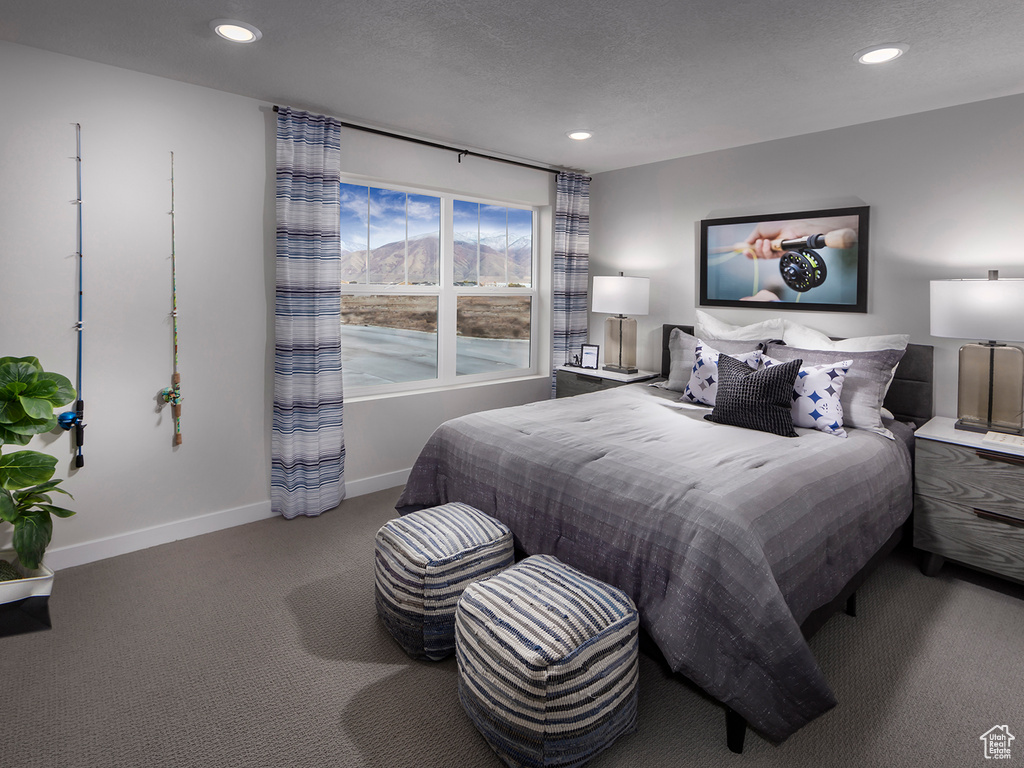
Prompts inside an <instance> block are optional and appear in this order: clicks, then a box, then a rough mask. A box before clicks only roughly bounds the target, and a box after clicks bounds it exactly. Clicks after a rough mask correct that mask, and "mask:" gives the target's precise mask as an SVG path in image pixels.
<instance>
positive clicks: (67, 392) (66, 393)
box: [38, 371, 77, 408]
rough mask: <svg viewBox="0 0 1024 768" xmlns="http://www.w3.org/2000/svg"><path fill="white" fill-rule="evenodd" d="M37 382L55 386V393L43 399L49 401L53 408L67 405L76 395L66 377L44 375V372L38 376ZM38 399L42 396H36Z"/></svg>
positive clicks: (53, 374)
mask: <svg viewBox="0 0 1024 768" xmlns="http://www.w3.org/2000/svg"><path fill="white" fill-rule="evenodd" d="M39 381H40V382H44V381H47V382H53V384H54V385H55V386H56V388H57V389H56V391H55V392H54V393H53V394H52V395H49V396H47V397H46V398H45V399H46V400H49V401H50V402H51V403H53V407H54V408H57V407H59V406H61V405H67V404H68V403H70V402H71V401H72V400H74V399H75V397H76V395H77V393H76V392H75V388H74V386H72V384H71V382H70V381H69V380H68V379H67V377H65V376H61V375H60V374H59V373H46V372H45V371H44V372H43V373H40V374H39ZM38 397H42V395H38Z"/></svg>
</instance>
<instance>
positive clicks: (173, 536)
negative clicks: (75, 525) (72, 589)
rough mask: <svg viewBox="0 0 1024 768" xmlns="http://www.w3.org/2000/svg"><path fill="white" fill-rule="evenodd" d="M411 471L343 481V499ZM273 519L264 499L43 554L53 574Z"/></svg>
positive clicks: (397, 481)
mask: <svg viewBox="0 0 1024 768" xmlns="http://www.w3.org/2000/svg"><path fill="white" fill-rule="evenodd" d="M411 471H412V470H411V469H401V470H398V471H397V472H387V473H385V474H383V475H374V476H373V477H366V478H363V479H361V480H347V481H346V482H345V497H346V498H354V497H356V496H365V495H366V494H368V493H376V492H377V491H383V490H386V489H387V488H395V487H397V486H400V485H405V482H406V481H407V480H408V479H409V472H411ZM273 516H274V513H273V512H272V511H271V509H270V500H269V499H267V500H266V501H260V502H257V503H255V504H247V505H246V506H244V507H235V508H234V509H225V510H221V511H219V512H210V513H209V514H206V515H199V516H197V517H190V518H188V519H187V520H177V521H174V522H171V523H164V524H163V525H155V526H153V527H152V528H144V529H142V530H141V531H130V532H128V533H121V534H117V535H116V536H108V537H106V538H103V539H94V540H93V541H86V542H83V543H82V544H72V545H70V546H66V547H53V548H51V549H48V550H46V565H47V567H48V568H51V569H52V570H54V571H59V570H60V569H62V568H71V567H73V566H76V565H84V564H85V563H91V562H93V561H95V560H105V559H106V558H108V557H114V556H116V555H124V554H127V553H128V552H135V551H137V550H140V549H147V548H148V547H155V546H157V545H159V544H167V543H169V542H172V541H178V540H179V539H188V538H191V537H193V536H200V535H202V534H204V533H213V532H214V531H220V530H222V529H224V528H234V527H235V526H236V525H245V524H246V523H252V522H255V521H257V520H264V519H266V518H268V517H273Z"/></svg>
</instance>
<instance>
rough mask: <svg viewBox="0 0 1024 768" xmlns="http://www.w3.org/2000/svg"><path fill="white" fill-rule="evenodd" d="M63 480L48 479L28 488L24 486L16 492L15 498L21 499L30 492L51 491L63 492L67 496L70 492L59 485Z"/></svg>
mask: <svg viewBox="0 0 1024 768" xmlns="http://www.w3.org/2000/svg"><path fill="white" fill-rule="evenodd" d="M63 482H64V481H63V480H60V479H57V480H47V481H46V482H45V483H39V485H32V486H29V487H28V488H22V489H21V490H19V491H17V492H15V494H14V496H15V498H18V499H20V498H23V497H25V496H28V495H29V494H30V493H49V492H50V491H57V492H58V493H63V494H65V495H67V496H70V495H71V494H70V493H68V492H67V491H65V490H62V489H60V488H58V487H57V486H58V485H60V484H61V483H63Z"/></svg>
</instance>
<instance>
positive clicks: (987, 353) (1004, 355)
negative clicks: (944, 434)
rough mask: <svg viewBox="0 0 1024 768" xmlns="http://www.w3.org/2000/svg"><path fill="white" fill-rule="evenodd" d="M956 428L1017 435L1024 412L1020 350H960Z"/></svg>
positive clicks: (991, 346) (995, 347) (1023, 356)
mask: <svg viewBox="0 0 1024 768" xmlns="http://www.w3.org/2000/svg"><path fill="white" fill-rule="evenodd" d="M959 362H960V365H959V369H960V370H959V383H958V387H957V414H956V415H957V423H956V428H957V429H963V430H967V431H970V432H1003V433H1005V434H1009V435H1019V434H1022V431H1024V422H1022V421H1021V416H1022V413H1021V412H1022V410H1024V404H1022V403H1024V350H1022V349H1021V348H1020V347H1016V346H1012V345H1009V344H996V343H995V342H989V343H987V344H965V345H964V346H962V347H960V361H959Z"/></svg>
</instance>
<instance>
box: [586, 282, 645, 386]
mask: <svg viewBox="0 0 1024 768" xmlns="http://www.w3.org/2000/svg"><path fill="white" fill-rule="evenodd" d="M650 295H651V281H650V279H649V278H646V277H623V275H622V273H621V272H619V274H618V276H617V277H595V278H594V300H593V303H592V304H591V307H590V308H591V310H592V311H593V312H596V313H600V314H611V315H614V317H609V318H608V319H607V320H605V322H604V362H605V365H604V369H605V370H606V371H615V372H617V373H637V367H636V320H635V319H634V318H632V317H627V315H646V314H647V311H648V302H649V299H650Z"/></svg>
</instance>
